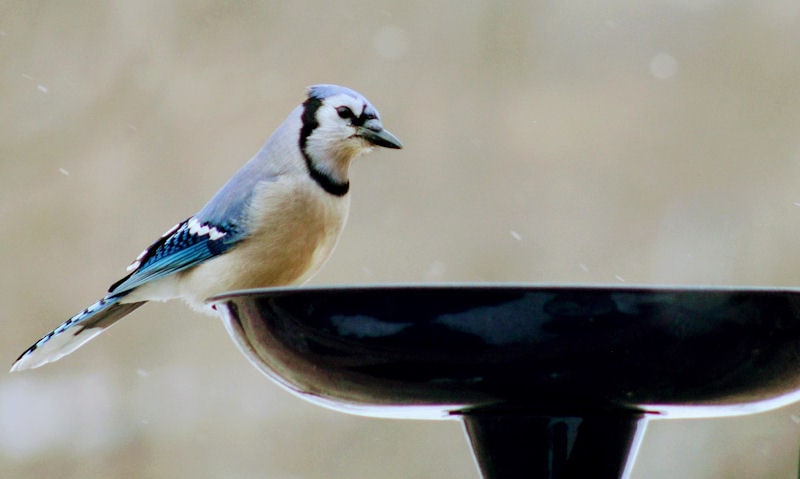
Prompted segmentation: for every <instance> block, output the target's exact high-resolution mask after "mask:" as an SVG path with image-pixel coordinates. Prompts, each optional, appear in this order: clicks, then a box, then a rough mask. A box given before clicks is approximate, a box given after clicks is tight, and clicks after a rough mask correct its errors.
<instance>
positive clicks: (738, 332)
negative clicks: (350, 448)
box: [215, 286, 800, 416]
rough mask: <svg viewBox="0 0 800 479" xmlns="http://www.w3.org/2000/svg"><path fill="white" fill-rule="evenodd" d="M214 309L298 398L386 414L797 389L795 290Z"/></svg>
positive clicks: (270, 303)
mask: <svg viewBox="0 0 800 479" xmlns="http://www.w3.org/2000/svg"><path fill="white" fill-rule="evenodd" d="M215 301H217V302H218V303H220V304H221V305H225V306H227V308H229V312H230V314H229V325H228V326H229V330H230V331H231V333H232V335H233V336H234V339H235V340H236V341H237V343H238V344H239V346H240V347H241V348H242V349H243V351H244V352H245V354H246V355H248V356H249V357H250V359H251V361H253V362H254V364H256V365H257V366H258V367H259V368H261V369H262V370H263V371H264V372H266V373H267V374H269V375H270V376H272V377H273V378H275V379H276V380H278V381H279V382H281V383H282V384H284V385H286V386H287V387H289V388H290V389H292V390H294V391H296V392H298V393H300V394H301V395H303V396H305V397H307V398H308V399H311V400H316V401H317V402H323V403H326V404H327V405H329V406H333V407H339V408H341V409H344V410H351V411H352V410H353V409H356V410H358V409H361V408H365V410H366V412H367V413H369V414H375V415H384V411H385V415H397V414H398V413H397V411H393V410H392V409H391V408H389V409H383V408H385V407H386V406H430V407H432V408H433V409H438V410H439V411H440V412H442V413H448V412H449V413H460V412H464V411H469V410H472V409H476V408H477V409H484V408H500V409H511V410H513V409H524V411H526V412H527V413H530V412H541V413H545V414H548V415H556V414H561V415H570V414H582V413H583V412H587V411H597V410H611V409H615V410H619V409H634V410H635V409H638V408H641V407H642V406H646V407H647V408H648V410H655V411H658V410H660V409H661V406H668V405H713V406H726V405H732V404H738V403H742V402H754V401H765V400H770V399H775V398H781V397H782V399H780V400H778V401H776V402H775V403H774V406H777V405H782V404H783V403H787V402H791V401H792V400H793V399H794V397H793V396H792V394H795V393H796V391H797V390H798V389H799V388H800V295H799V294H798V293H797V292H794V291H769V290H760V289H700V288H636V287H633V288H628V287H626V288H618V287H580V286H577V287H572V286H563V287H552V286H545V287H538V286H489V287H487V286H427V287H424V286H406V287H388V286H387V287H353V288H308V289H305V288H303V289H277V290H263V291H250V292H241V293H233V294H231V295H228V296H224V297H220V298H218V299H216V300H215ZM786 395H789V396H786ZM768 407H771V406H768ZM404 411H406V412H405V413H400V414H405V415H406V416H413V415H414V414H416V412H415V410H414V409H405V410H404ZM421 415H424V414H421Z"/></svg>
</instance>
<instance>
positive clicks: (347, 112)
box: [336, 106, 355, 120]
mask: <svg viewBox="0 0 800 479" xmlns="http://www.w3.org/2000/svg"><path fill="white" fill-rule="evenodd" d="M336 113H338V114H339V118H344V119H345V120H348V119H353V118H355V115H353V110H351V109H350V108H347V107H346V106H340V107H339V108H337V109H336Z"/></svg>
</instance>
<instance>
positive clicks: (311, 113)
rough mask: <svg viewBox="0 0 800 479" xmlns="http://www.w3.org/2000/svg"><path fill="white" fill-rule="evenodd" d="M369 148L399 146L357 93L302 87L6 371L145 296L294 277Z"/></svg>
mask: <svg viewBox="0 0 800 479" xmlns="http://www.w3.org/2000/svg"><path fill="white" fill-rule="evenodd" d="M375 146H381V147H385V148H402V145H401V143H400V141H399V140H398V139H397V138H396V137H395V136H394V135H392V134H391V133H389V131H387V130H385V129H384V128H383V125H382V124H381V120H380V117H379V116H378V111H377V110H376V109H375V107H373V106H372V104H371V103H370V102H369V101H368V100H367V99H366V98H364V97H363V96H362V95H361V94H359V93H357V92H355V91H353V90H350V89H348V88H344V87H341V86H336V85H315V86H312V87H309V89H308V98H307V99H306V100H305V102H303V103H302V104H301V105H300V106H298V107H297V108H295V109H294V111H292V112H291V113H290V114H289V117H288V118H287V119H286V120H285V121H284V122H283V123H282V124H281V125H280V126H279V127H278V129H277V130H275V132H274V133H273V134H272V135H271V136H270V137H269V138H268V139H267V141H266V143H265V144H264V146H263V147H262V148H261V150H259V152H258V153H256V155H255V156H254V157H253V158H252V159H251V160H250V161H249V162H247V163H246V164H245V165H244V166H243V167H242V168H241V169H240V170H239V171H238V172H237V173H236V174H235V175H234V176H233V177H232V178H231V179H230V180H229V181H228V183H227V184H225V186H223V187H222V189H220V190H219V191H218V192H217V193H216V194H215V195H214V197H213V198H211V201H209V202H208V203H207V204H206V205H205V206H204V207H203V208H202V209H201V210H200V211H199V212H198V213H197V214H195V215H194V216H192V217H190V218H189V219H187V220H185V221H183V222H181V223H178V224H177V225H175V226H174V227H172V228H171V229H170V230H169V231H167V232H166V233H165V234H164V235H163V236H162V237H161V238H159V239H158V240H157V241H156V242H155V243H153V244H152V245H150V246H149V247H148V248H147V249H145V250H144V251H142V253H141V254H140V255H139V256H138V257H137V258H136V260H135V261H134V262H133V263H132V264H131V265H130V266H129V267H128V271H129V274H128V275H127V276H125V277H124V278H122V279H120V280H119V281H117V282H116V283H114V284H112V285H111V287H110V288H109V290H108V293H107V294H106V295H105V296H104V297H103V298H102V299H101V300H100V301H98V302H96V303H94V304H93V305H91V306H89V307H88V308H86V309H85V310H83V311H81V312H80V313H78V314H77V315H75V316H73V317H72V318H70V319H68V320H67V321H66V322H64V323H63V324H62V325H61V326H59V327H57V328H56V329H55V330H53V331H52V332H50V333H47V334H46V335H45V336H44V337H43V338H42V339H40V340H39V341H37V342H36V343H35V344H34V345H33V346H31V347H30V348H28V350H27V351H25V352H24V353H22V355H21V356H20V357H19V358H18V359H17V361H16V362H15V363H14V365H13V366H12V368H11V370H12V371H19V370H23V369H31V368H36V367H39V366H41V365H43V364H46V363H49V362H51V361H56V360H58V359H60V358H62V357H64V356H66V355H67V354H69V353H71V352H73V351H75V350H76V349H77V348H79V347H80V346H81V345H83V344H84V343H86V342H87V341H89V340H90V339H92V338H94V337H95V336H97V335H98V334H100V333H101V332H102V331H103V330H105V329H106V328H108V327H109V326H111V325H112V324H114V323H115V322H117V321H119V320H120V319H122V318H123V317H124V316H125V315H127V314H128V313H130V312H131V311H133V310H135V309H136V308H138V307H139V306H141V305H143V304H144V303H146V302H148V301H166V300H169V299H174V298H182V299H184V300H185V301H186V302H188V303H189V304H190V305H191V306H192V307H194V308H195V309H198V310H200V311H210V309H209V306H208V305H206V304H205V303H204V300H205V299H206V298H209V297H211V296H213V295H215V294H218V293H222V292H225V291H230V290H237V289H246V288H255V287H269V286H281V285H291V284H299V283H302V282H304V281H306V280H308V279H309V278H310V277H311V276H312V275H313V274H314V273H316V272H317V271H318V270H319V269H320V267H322V265H323V263H324V262H325V261H326V260H327V258H328V256H329V255H330V254H331V251H332V250H333V248H334V246H335V245H336V242H337V240H338V238H339V233H340V232H341V231H342V227H343V226H344V223H345V221H346V219H347V213H348V210H349V206H350V198H349V196H348V194H347V193H348V191H349V189H350V182H349V180H348V168H349V166H350V162H351V161H352V160H353V159H354V158H355V157H357V156H359V155H361V154H362V153H365V152H368V151H370V150H372V148H373V147H375Z"/></svg>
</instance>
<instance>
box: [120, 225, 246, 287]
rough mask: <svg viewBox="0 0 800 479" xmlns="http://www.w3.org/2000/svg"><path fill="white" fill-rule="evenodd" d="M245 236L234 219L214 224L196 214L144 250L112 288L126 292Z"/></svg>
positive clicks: (209, 256)
mask: <svg viewBox="0 0 800 479" xmlns="http://www.w3.org/2000/svg"><path fill="white" fill-rule="evenodd" d="M245 237H246V235H245V234H244V232H243V231H242V229H241V228H240V227H238V225H236V224H234V223H227V224H211V223H207V222H202V221H200V220H199V219H197V217H196V216H193V217H191V218H189V219H187V220H185V221H183V222H182V223H178V224H177V225H175V226H174V227H173V228H172V229H171V230H169V231H167V232H166V233H165V234H164V236H162V237H161V238H160V239H159V240H158V241H156V242H155V243H153V244H152V245H150V246H149V247H148V248H147V249H145V250H144V251H142V254H140V255H139V257H138V258H136V261H134V262H133V264H131V266H129V267H128V268H129V269H131V270H132V272H131V273H130V274H129V275H128V276H126V277H124V278H122V279H121V280H119V281H117V282H116V283H114V284H112V285H111V287H110V288H109V290H108V292H109V294H114V295H115V294H122V293H125V292H127V291H130V290H132V289H133V288H136V287H137V286H140V285H142V284H144V283H147V282H148V281H153V280H155V279H158V278H162V277H164V276H167V275H170V274H173V273H177V272H178V271H182V270H184V269H187V268H191V267H192V266H196V265H198V264H200V263H202V262H203V261H206V260H208V259H211V258H213V257H214V256H217V255H220V254H222V253H224V252H225V251H227V250H228V249H230V248H231V247H232V246H234V245H235V244H236V243H238V242H239V241H241V240H242V239H244V238H245Z"/></svg>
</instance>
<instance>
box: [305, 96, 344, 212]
mask: <svg viewBox="0 0 800 479" xmlns="http://www.w3.org/2000/svg"><path fill="white" fill-rule="evenodd" d="M320 106H322V100H320V99H319V98H316V97H313V96H312V97H309V99H308V100H306V101H305V103H303V116H302V121H303V126H301V127H300V152H301V153H302V154H303V158H305V160H306V167H307V168H308V173H309V175H311V178H313V179H314V181H316V182H317V184H318V185H319V186H321V187H322V189H323V190H325V191H327V192H328V193H330V194H332V195H334V196H344V195H346V194H347V192H348V191H350V182H349V181H345V182H344V183H341V182H338V181H336V180H334V179H333V178H331V177H330V175H328V174H326V173H325V172H323V171H320V170H319V168H317V166H316V165H315V164H314V160H313V159H312V158H311V156H310V155H309V154H308V151H306V144H307V143H308V137H309V136H311V134H312V133H313V132H314V130H315V129H316V128H317V127H318V126H319V121H317V110H319V107H320ZM348 110H349V108H348ZM337 112H338V110H337ZM350 113H351V114H352V111H351V112H350ZM339 115H340V116H341V113H340V114H339ZM353 123H354V124H355V119H354V120H353Z"/></svg>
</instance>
